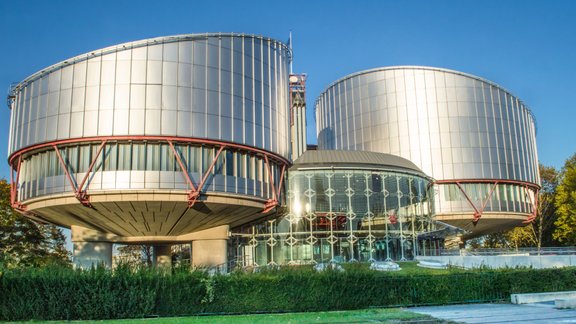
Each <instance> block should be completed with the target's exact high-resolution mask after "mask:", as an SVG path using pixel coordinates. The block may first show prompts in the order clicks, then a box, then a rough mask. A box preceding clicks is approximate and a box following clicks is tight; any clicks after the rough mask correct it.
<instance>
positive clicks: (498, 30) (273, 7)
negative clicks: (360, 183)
mask: <svg viewBox="0 0 576 324" xmlns="http://www.w3.org/2000/svg"><path fill="white" fill-rule="evenodd" d="M574 17H576V1H571V0H566V1H552V0H543V1H530V0H521V1H514V0H505V1H504V0H493V1H492V0H484V1H463V0H459V1H441V0H437V1H424V0H422V1H392V0H387V1H385V0H380V1H360V0H355V1H337V0H333V1H311V0H308V1H298V0H291V1H270V0H268V1H248V0H244V1H238V0H237V1H202V2H201V1H168V0H167V1H146V0H139V1H122V0H116V1H58V0H51V1H46V0H42V1H35V0H28V1H9V0H0V40H1V42H0V44H2V50H1V51H0V96H4V95H5V93H3V91H6V93H7V90H8V88H9V86H10V84H11V83H13V82H18V81H21V80H23V79H24V78H26V77H27V76H29V75H31V74H33V73H35V72H37V71H39V70H41V69H43V68H45V67H47V66H50V65H52V64H55V63H58V62H60V61H64V60H66V59H68V58H71V57H73V56H76V55H79V54H83V53H86V52H89V51H91V50H95V49H99V48H103V47H107V46H111V45H116V44H119V43H123V42H129V41H135V40H140V39H146V38H152V37H158V36H168V35H176V34H188V33H205V32H238V33H247V34H259V35H264V36H268V37H272V38H275V39H278V40H281V41H287V40H288V35H289V33H290V32H292V35H293V40H292V45H293V51H294V62H293V66H294V72H297V73H307V74H308V82H307V103H308V142H309V143H316V128H315V120H314V116H313V111H314V109H313V106H314V101H315V99H316V97H317V96H318V95H319V94H320V93H321V92H322V90H323V89H324V88H325V87H326V86H328V85H329V84H330V83H332V82H333V81H335V80H337V79H339V78H341V77H343V76H345V75H348V74H350V73H354V72H357V71H360V70H365V69H370V68H375V67H382V66H392V65H425V66H434V67H442V68H448V69H453V70H458V71H462V72H466V73H469V74H473V75H477V76H480V77H482V78H485V79H488V80H491V81H493V82H496V83H498V84H499V85H501V86H503V87H504V88H506V89H508V90H510V91H511V92H512V93H513V94H514V95H516V96H518V97H519V98H521V99H522V100H523V101H524V102H525V103H526V104H527V105H528V106H529V107H530V108H531V110H532V111H533V113H534V115H535V116H536V120H537V128H538V130H537V145H538V153H539V159H540V162H541V163H543V164H545V165H551V166H554V167H557V168H560V167H561V166H562V165H563V164H564V161H565V160H566V159H567V158H568V157H570V156H571V155H572V154H574V153H576V130H575V126H576V123H575V121H576V101H575V100H574V98H573V96H574V95H576V73H575V72H576V19H574ZM4 102H5V101H4V100H2V101H0V156H2V157H4V161H6V158H7V146H8V132H9V118H10V110H9V109H8V108H7V106H6V105H4ZM4 161H3V162H0V178H7V179H9V177H10V173H9V167H8V164H7V162H4Z"/></svg>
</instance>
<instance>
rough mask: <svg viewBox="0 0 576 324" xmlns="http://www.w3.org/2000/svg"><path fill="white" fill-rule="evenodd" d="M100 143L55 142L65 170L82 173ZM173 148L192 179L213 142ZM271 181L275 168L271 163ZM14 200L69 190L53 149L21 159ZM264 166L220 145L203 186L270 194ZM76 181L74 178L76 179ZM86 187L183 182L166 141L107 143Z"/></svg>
mask: <svg viewBox="0 0 576 324" xmlns="http://www.w3.org/2000/svg"><path fill="white" fill-rule="evenodd" d="M99 146H100V144H79V145H74V146H67V147H63V148H59V152H60V155H61V156H62V158H63V160H64V161H65V164H66V166H67V168H68V171H69V172H70V173H71V174H74V175H75V179H82V178H83V177H84V176H85V174H86V172H87V171H88V169H89V166H90V164H91V163H92V160H94V158H95V157H96V155H97V151H98V148H99ZM174 147H175V150H176V151H177V154H178V155H179V156H180V159H181V160H182V161H183V164H184V166H185V168H186V169H187V170H186V171H187V173H188V175H189V176H190V178H191V179H192V181H193V182H194V183H196V184H197V183H199V182H200V181H201V179H202V176H203V175H204V173H205V172H206V171H207V170H208V168H209V167H210V165H211V164H212V161H213V159H214V157H215V156H216V154H217V152H218V148H214V147H210V146H205V145H202V146H200V145H191V144H175V145H174ZM270 171H271V172H272V177H273V179H274V183H278V182H279V177H280V172H281V168H280V167H278V165H277V164H274V163H272V166H271V168H270ZM20 172H21V176H20V181H19V183H20V187H19V191H18V193H19V200H27V199H31V198H35V197H38V196H43V195H49V194H55V193H62V192H71V191H72V190H73V188H71V186H70V183H69V182H68V181H67V180H66V175H65V172H64V168H63V167H62V166H61V163H60V161H59V159H58V156H57V154H56V151H55V150H50V151H44V152H41V153H36V154H32V155H30V156H28V157H26V158H25V159H24V160H23V161H22V165H21V171H20ZM269 179H270V177H269V174H268V168H267V167H266V165H265V161H264V159H263V158H262V157H260V156H256V155H254V154H253V153H250V152H242V151H239V150H234V149H224V150H223V151H222V153H221V154H220V155H219V156H218V159H217V160H216V162H215V164H214V167H213V169H212V170H211V172H210V174H209V176H208V177H207V178H206V183H205V185H204V187H203V190H204V191H205V192H222V193H232V194H239V195H247V196H255V197H258V198H266V199H268V198H271V196H272V192H271V191H272V189H271V187H270V181H269ZM76 185H78V184H76ZM89 187H90V191H91V192H94V191H98V190H110V189H120V190H126V189H182V190H186V189H187V188H188V184H187V183H186V179H185V178H184V175H183V173H182V171H181V170H180V166H179V164H178V162H177V160H176V157H175V155H174V153H173V152H172V150H171V148H170V146H169V144H167V143H154V142H144V143H134V142H118V143H107V144H106V145H105V146H104V148H103V150H102V154H100V155H98V158H97V159H96V160H95V165H94V170H93V173H92V174H91V175H90V179H89Z"/></svg>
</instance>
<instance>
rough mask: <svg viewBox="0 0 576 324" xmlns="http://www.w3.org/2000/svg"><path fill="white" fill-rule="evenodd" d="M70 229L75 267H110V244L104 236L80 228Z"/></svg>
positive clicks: (94, 231)
mask: <svg viewBox="0 0 576 324" xmlns="http://www.w3.org/2000/svg"><path fill="white" fill-rule="evenodd" d="M71 229H72V242H73V243H74V244H73V249H74V251H73V254H72V255H73V263H74V266H75V267H80V268H83V269H90V268H91V267H93V266H94V267H95V266H98V265H103V266H105V267H106V268H111V267H112V243H111V242H108V241H107V240H106V234H104V233H101V232H98V231H96V230H92V229H88V228H84V227H80V226H72V228H71Z"/></svg>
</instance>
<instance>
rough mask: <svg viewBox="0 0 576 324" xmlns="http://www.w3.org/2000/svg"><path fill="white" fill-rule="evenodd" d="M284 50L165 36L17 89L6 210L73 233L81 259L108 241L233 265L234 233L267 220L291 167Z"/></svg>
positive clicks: (239, 38) (261, 43)
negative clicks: (186, 249) (188, 249)
mask: <svg viewBox="0 0 576 324" xmlns="http://www.w3.org/2000/svg"><path fill="white" fill-rule="evenodd" d="M290 58H291V52H290V49H289V48H288V47H287V46H286V45H285V44H283V43H281V42H279V41H276V40H273V39H270V38H266V37H261V36H254V35H243V34H221V33H219V34H197V35H179V36H171V37H160V38H154V39H147V40H143V41H137V42H131V43H125V44H121V45H117V46H112V47H108V48H104V49H100V50H96V51H92V52H90V53H86V54H83V55H80V56H77V57H73V58H71V59H68V60H66V61H63V62H60V63H57V64H55V65H53V66H50V67H48V68H45V69H43V70H41V71H39V72H37V73H35V74H33V75H31V76H30V77H28V78H26V79H25V80H23V81H22V82H20V83H19V84H17V85H16V86H15V87H14V88H13V89H12V90H11V93H10V95H9V105H10V108H11V110H12V114H11V126H10V140H9V141H10V143H9V163H10V165H11V167H12V169H13V172H12V176H13V177H12V183H13V184H14V185H13V191H12V205H13V206H14V207H15V208H17V209H18V210H19V211H21V212H22V213H24V214H25V215H27V216H29V217H31V218H34V219H37V220H40V221H43V222H50V223H54V224H57V225H61V226H64V227H68V228H71V229H72V240H73V242H74V259H75V262H76V263H77V264H80V265H90V264H92V263H94V262H104V263H105V264H108V265H109V264H111V259H112V244H113V243H124V244H151V245H154V246H155V248H154V251H155V254H156V261H157V262H158V263H162V262H169V257H168V255H169V253H170V249H169V246H170V244H175V243H184V242H185V243H191V244H192V250H193V253H192V254H193V256H192V263H193V264H197V265H199V264H202V265H220V264H226V263H227V259H226V256H227V240H228V236H229V228H231V227H236V226H239V225H242V224H244V223H247V222H253V221H256V220H258V219H260V218H262V217H265V216H266V215H268V214H270V213H272V212H273V211H274V209H275V208H276V207H277V206H278V205H279V203H280V202H281V200H280V199H281V195H280V194H281V192H282V182H283V178H284V173H285V172H284V170H285V169H287V168H288V167H289V166H290V165H291V148H290V116H289V115H288V114H289V112H290V109H289V106H288V105H289V102H290V97H289V93H288V92H289V84H288V82H289V80H288V79H289V70H288V66H289V61H290Z"/></svg>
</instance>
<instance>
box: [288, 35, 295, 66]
mask: <svg viewBox="0 0 576 324" xmlns="http://www.w3.org/2000/svg"><path fill="white" fill-rule="evenodd" d="M288 48H290V74H292V61H293V60H294V58H293V57H292V56H293V55H294V54H292V31H290V36H289V38H288Z"/></svg>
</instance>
